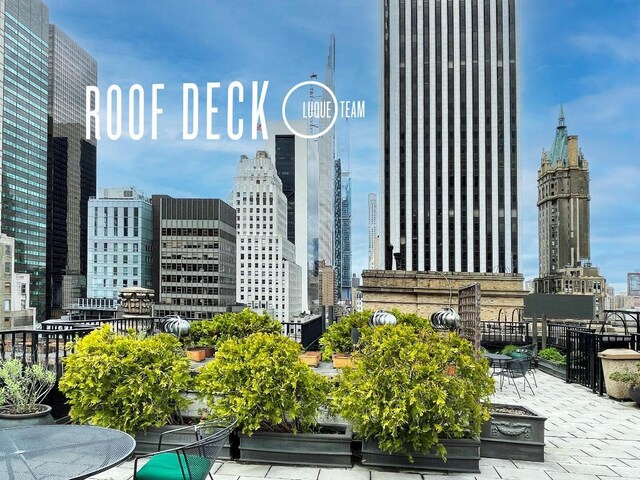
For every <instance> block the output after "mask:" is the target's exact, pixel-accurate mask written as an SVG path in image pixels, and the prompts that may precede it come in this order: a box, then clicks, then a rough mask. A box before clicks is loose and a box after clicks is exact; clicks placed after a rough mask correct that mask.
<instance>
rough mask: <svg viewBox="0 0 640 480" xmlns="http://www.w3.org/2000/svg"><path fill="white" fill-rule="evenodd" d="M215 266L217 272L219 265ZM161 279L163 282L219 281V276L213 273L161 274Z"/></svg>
mask: <svg viewBox="0 0 640 480" xmlns="http://www.w3.org/2000/svg"><path fill="white" fill-rule="evenodd" d="M215 267H216V268H215V270H214V271H215V272H217V271H218V265H215ZM160 279H161V281H162V282H163V283H165V282H172V283H218V277H217V276H213V275H161V276H160Z"/></svg>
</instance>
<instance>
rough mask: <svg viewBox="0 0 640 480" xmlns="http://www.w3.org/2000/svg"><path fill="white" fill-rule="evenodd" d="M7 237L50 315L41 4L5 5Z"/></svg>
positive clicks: (2, 74) (35, 299)
mask: <svg viewBox="0 0 640 480" xmlns="http://www.w3.org/2000/svg"><path fill="white" fill-rule="evenodd" d="M0 17H1V18H0V35H1V36H2V46H1V47H0V89H1V90H0V119H1V120H0V122H1V128H0V131H1V135H2V138H1V141H2V152H1V156H2V158H1V161H2V209H1V212H2V215H1V217H2V218H1V222H2V233H5V234H7V235H8V236H10V237H13V238H14V239H15V271H16V272H19V273H29V274H30V275H31V305H32V306H34V307H36V312H37V313H36V314H37V318H38V319H42V318H43V317H44V314H45V303H46V302H45V280H46V239H47V233H46V230H47V87H48V71H47V70H48V57H49V11H48V8H47V6H46V5H45V4H44V3H42V2H41V1H40V0H6V1H4V2H1V3H0Z"/></svg>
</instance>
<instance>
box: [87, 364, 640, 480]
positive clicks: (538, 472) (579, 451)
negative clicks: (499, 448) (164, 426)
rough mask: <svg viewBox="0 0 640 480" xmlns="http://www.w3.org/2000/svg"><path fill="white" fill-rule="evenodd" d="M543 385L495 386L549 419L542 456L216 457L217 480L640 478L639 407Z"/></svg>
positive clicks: (124, 472) (101, 478)
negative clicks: (392, 460)
mask: <svg viewBox="0 0 640 480" xmlns="http://www.w3.org/2000/svg"><path fill="white" fill-rule="evenodd" d="M536 376H537V380H538V387H537V388H536V387H535V386H534V391H535V396H534V395H532V394H531V392H529V391H527V393H523V394H522V400H519V399H518V396H517V394H516V392H515V390H514V388H513V386H509V387H507V386H505V388H504V390H503V391H502V392H500V391H498V392H497V393H496V394H495V395H494V397H493V400H494V402H495V403H511V404H519V405H523V406H526V407H529V408H531V409H532V410H534V411H535V412H536V413H539V414H541V415H544V416H546V417H547V422H546V432H545V440H546V448H545V462H544V463H536V462H524V461H517V460H516V461H510V460H499V459H490V458H483V459H481V460H480V470H481V473H477V474H468V473H465V474H449V475H447V474H445V473H438V472H429V473H422V474H419V473H412V472H398V471H382V470H378V469H369V468H364V467H361V466H354V467H353V468H352V469H346V470H345V469H330V468H310V467H286V466H268V465H252V464H242V463H236V462H224V463H222V462H219V463H216V465H215V466H214V469H213V470H212V472H214V475H213V478H214V479H215V480H257V479H260V478H269V479H276V480H277V479H283V480H284V479H287V480H437V479H439V478H458V479H483V480H484V479H487V480H491V479H501V480H568V479H571V480H614V479H622V478H625V479H636V480H637V479H639V478H640V408H639V407H638V406H637V405H636V404H635V403H631V402H628V403H627V402H623V403H620V402H616V401H614V400H610V399H609V398H608V397H606V396H604V397H600V396H598V395H595V394H593V393H591V391H590V390H588V389H587V388H585V387H583V386H580V385H576V384H567V383H564V382H563V381H561V380H558V379H557V378H554V377H552V376H550V375H547V374H545V373H542V372H538V373H536ZM132 477H133V462H126V463H124V464H122V465H121V466H119V467H116V468H114V469H112V470H109V471H107V472H104V473H102V474H100V475H98V476H95V477H92V478H93V479H94V480H128V479H131V478H132Z"/></svg>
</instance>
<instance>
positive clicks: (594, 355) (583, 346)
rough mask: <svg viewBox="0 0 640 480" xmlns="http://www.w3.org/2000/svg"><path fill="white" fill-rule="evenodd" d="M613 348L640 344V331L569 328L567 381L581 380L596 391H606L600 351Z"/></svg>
mask: <svg viewBox="0 0 640 480" xmlns="http://www.w3.org/2000/svg"><path fill="white" fill-rule="evenodd" d="M609 348H630V349H632V350H635V349H637V348H638V336H637V335H616V334H607V333H595V331H594V329H590V330H585V329H581V330H578V329H568V330H567V382H568V383H578V384H580V385H583V386H585V387H587V388H590V389H591V391H592V392H594V393H598V394H600V395H603V394H604V393H606V387H605V381H604V374H603V372H602V364H601V362H600V358H598V353H600V352H602V351H604V350H607V349H609Z"/></svg>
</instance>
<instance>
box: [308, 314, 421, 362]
mask: <svg viewBox="0 0 640 480" xmlns="http://www.w3.org/2000/svg"><path fill="white" fill-rule="evenodd" d="M389 313H391V314H393V315H394V316H395V317H396V319H397V320H398V324H399V325H410V326H412V327H415V328H425V329H431V322H430V321H429V320H427V319H425V318H422V317H419V316H418V315H415V314H413V313H403V312H401V311H399V310H396V309H394V310H391V311H390V312H389ZM372 315H373V312H372V311H371V310H365V311H363V312H354V313H351V314H349V315H345V316H344V317H342V318H341V319H340V320H339V321H337V322H335V323H333V324H331V325H329V328H327V331H326V332H325V333H324V335H322V338H321V339H320V345H321V347H322V359H323V360H330V359H331V356H332V355H333V354H334V353H352V352H353V351H354V350H355V349H354V345H353V340H352V337H351V329H352V328H356V329H358V330H360V331H361V332H362V331H364V330H365V329H367V328H368V324H369V319H370V318H371V316H372Z"/></svg>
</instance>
